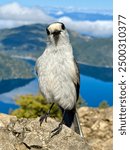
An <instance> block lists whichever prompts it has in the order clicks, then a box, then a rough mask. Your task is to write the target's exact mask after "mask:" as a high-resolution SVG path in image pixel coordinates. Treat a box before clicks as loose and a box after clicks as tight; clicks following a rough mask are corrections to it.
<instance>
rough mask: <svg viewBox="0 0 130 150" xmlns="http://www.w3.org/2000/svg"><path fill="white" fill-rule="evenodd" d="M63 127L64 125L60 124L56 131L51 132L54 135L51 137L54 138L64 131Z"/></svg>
mask: <svg viewBox="0 0 130 150" xmlns="http://www.w3.org/2000/svg"><path fill="white" fill-rule="evenodd" d="M62 126H63V123H60V124H59V125H58V127H57V128H55V129H54V130H52V131H51V133H52V136H51V137H53V136H55V135H57V134H59V133H60V131H61V130H62Z"/></svg>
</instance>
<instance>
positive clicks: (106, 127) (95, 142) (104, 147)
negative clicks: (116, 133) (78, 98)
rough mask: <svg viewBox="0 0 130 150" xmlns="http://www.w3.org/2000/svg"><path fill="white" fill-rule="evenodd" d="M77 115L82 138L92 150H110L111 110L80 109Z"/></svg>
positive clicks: (111, 146)
mask: <svg viewBox="0 0 130 150" xmlns="http://www.w3.org/2000/svg"><path fill="white" fill-rule="evenodd" d="M78 114H79V119H80V124H81V127H82V131H83V134H84V137H85V139H86V141H87V143H88V144H89V145H90V146H91V147H92V148H93V150H112V149H113V108H112V107H108V108H104V109H99V108H90V107H81V108H80V109H79V110H78Z"/></svg>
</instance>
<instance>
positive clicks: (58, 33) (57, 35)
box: [52, 30, 61, 45]
mask: <svg viewBox="0 0 130 150" xmlns="http://www.w3.org/2000/svg"><path fill="white" fill-rule="evenodd" d="M60 32H61V31H59V30H56V31H54V32H53V33H52V34H53V37H54V41H55V44H56V45H57V43H58V40H59V35H60Z"/></svg>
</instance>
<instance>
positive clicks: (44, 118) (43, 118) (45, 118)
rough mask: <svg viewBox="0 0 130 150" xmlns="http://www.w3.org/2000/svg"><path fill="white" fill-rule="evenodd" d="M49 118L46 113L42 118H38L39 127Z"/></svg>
mask: <svg viewBox="0 0 130 150" xmlns="http://www.w3.org/2000/svg"><path fill="white" fill-rule="evenodd" d="M48 116H49V113H48V112H47V113H46V114H44V115H43V116H41V117H40V119H39V122H40V126H41V125H42V122H43V121H44V120H45V122H47V117H48Z"/></svg>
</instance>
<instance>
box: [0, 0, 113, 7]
mask: <svg viewBox="0 0 130 150" xmlns="http://www.w3.org/2000/svg"><path fill="white" fill-rule="evenodd" d="M11 2H14V0H0V4H6V3H11ZM15 2H18V3H19V4H22V5H25V6H29V7H30V6H40V7H46V6H53V7H63V6H64V7H68V6H69V7H76V8H79V7H80V8H87V9H112V5H113V1H112V0H15Z"/></svg>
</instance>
